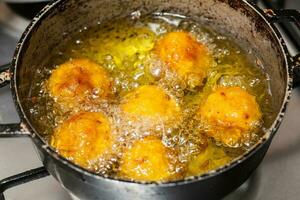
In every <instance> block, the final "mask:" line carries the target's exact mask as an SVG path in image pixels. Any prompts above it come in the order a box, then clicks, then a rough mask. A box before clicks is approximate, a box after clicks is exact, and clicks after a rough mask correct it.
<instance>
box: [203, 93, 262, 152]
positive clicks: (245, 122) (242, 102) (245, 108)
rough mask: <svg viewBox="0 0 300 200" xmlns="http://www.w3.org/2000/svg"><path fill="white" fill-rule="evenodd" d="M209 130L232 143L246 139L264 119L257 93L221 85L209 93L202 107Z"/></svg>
mask: <svg viewBox="0 0 300 200" xmlns="http://www.w3.org/2000/svg"><path fill="white" fill-rule="evenodd" d="M199 114H200V119H201V123H203V124H204V126H206V128H205V129H206V133H207V135H208V136H211V137H213V138H214V139H215V140H216V141H219V142H222V143H223V144H224V145H226V146H229V147H238V146H241V145H242V144H243V143H244V142H247V141H248V140H249V137H250V133H251V131H253V130H255V129H256V128H257V127H258V125H259V124H260V121H261V117H262V114H261V111H260V108H259V105H258V103H257V102H256V100H255V97H254V96H253V95H251V94H249V93H247V92H246V91H245V90H243V89H242V88H240V87H220V88H218V89H216V90H215V91H214V92H213V93H212V94H210V95H209V96H208V98H207V99H206V101H205V103H204V104H203V105H202V106H201V108H200V113H199Z"/></svg>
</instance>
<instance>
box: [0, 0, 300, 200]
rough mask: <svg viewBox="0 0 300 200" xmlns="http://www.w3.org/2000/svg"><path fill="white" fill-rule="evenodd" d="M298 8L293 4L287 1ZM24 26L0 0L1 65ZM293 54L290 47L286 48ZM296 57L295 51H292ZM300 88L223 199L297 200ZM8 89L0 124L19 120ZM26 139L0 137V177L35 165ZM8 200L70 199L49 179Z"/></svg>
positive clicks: (0, 100)
mask: <svg viewBox="0 0 300 200" xmlns="http://www.w3.org/2000/svg"><path fill="white" fill-rule="evenodd" d="M286 3H287V6H288V7H290V8H294V9H295V8H297V6H298V9H300V8H299V6H300V2H299V1H298V0H287V1H286ZM28 23H29V21H28V20H25V19H23V18H22V17H19V16H17V15H16V14H14V13H13V12H12V11H10V10H9V9H8V7H7V6H6V5H5V4H4V3H3V2H2V3H1V2H0V65H1V64H4V63H7V62H9V61H10V60H11V58H12V54H13V51H14V49H15V46H16V43H17V41H18V39H19V37H20V34H21V33H22V31H23V30H24V29H25V27H26V25H27V24H28ZM291 50H292V51H293V49H292V48H291ZM294 53H295V52H294ZM299 115H300V88H296V89H294V90H293V92H292V99H291V101H290V103H289V106H288V109H287V113H286V115H285V118H284V120H283V123H282V125H281V127H280V129H279V131H278V132H277V135H276V137H275V138H274V140H273V142H272V144H271V146H270V149H269V151H268V153H267V155H266V157H265V159H264V160H263V162H262V163H261V165H260V167H259V168H258V169H257V170H256V171H255V173H254V174H253V175H252V176H251V177H250V178H249V179H248V181H246V182H245V183H244V184H243V185H242V186H241V187H240V188H239V189H237V190H236V191H234V192H233V193H232V194H230V195H229V196H227V197H226V198H225V199H224V200H240V199H243V200H283V199H288V200H293V199H299V198H300V189H299V188H300V168H299V166H300V120H299ZM18 120H19V119H18V115H17V113H16V111H15V108H14V105H13V101H12V98H11V94H10V89H9V87H5V88H2V89H0V123H14V122H18ZM41 165H42V163H41V161H40V160H39V158H38V156H37V154H36V152H35V149H34V147H33V144H32V142H31V140H30V139H29V138H5V139H3V138H1V139H0V179H3V178H5V177H8V176H11V175H14V174H17V173H20V172H23V171H25V170H28V169H32V168H36V167H40V166H41ZM5 196H6V199H8V200H20V199H21V200H32V199H39V200H70V197H69V195H68V193H67V192H66V191H65V190H64V189H63V188H62V187H61V186H60V185H59V183H58V182H56V181H55V179H54V178H53V177H51V176H48V177H46V178H43V179H40V180H36V181H33V182H30V183H26V184H23V185H21V186H18V187H14V188H12V189H10V190H8V191H7V192H5Z"/></svg>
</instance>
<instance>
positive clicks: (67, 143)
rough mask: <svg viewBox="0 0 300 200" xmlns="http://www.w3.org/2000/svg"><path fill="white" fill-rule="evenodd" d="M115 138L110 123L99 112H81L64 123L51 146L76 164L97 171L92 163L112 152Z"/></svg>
mask: <svg viewBox="0 0 300 200" xmlns="http://www.w3.org/2000/svg"><path fill="white" fill-rule="evenodd" d="M113 140H114V137H113V136H112V134H111V127H110V122H109V120H108V119H107V117H106V116H105V115H103V114H102V113H99V112H80V113H78V114H75V115H73V116H71V117H70V118H69V119H68V120H66V121H65V122H63V123H62V124H61V125H60V126H58V128H56V130H55V131H54V134H53V136H52V138H51V141H50V144H51V146H53V147H54V148H55V149H56V150H57V151H58V152H59V153H60V154H61V155H62V156H64V157H65V158H67V159H68V160H71V161H73V162H74V163H76V164H78V165H80V166H82V167H84V168H87V169H90V170H95V169H96V168H94V167H96V166H94V165H92V163H93V162H94V161H95V160H97V159H99V158H100V157H101V156H103V155H104V154H105V153H107V151H109V150H110V148H111V146H112V143H113Z"/></svg>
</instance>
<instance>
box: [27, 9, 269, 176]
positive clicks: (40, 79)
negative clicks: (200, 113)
mask: <svg viewBox="0 0 300 200" xmlns="http://www.w3.org/2000/svg"><path fill="white" fill-rule="evenodd" d="M173 31H186V32H189V33H190V34H191V35H193V36H194V37H195V38H196V39H197V41H198V42H200V43H202V44H204V45H205V46H206V47H207V48H208V50H209V53H210V54H211V55H212V56H213V64H212V66H211V68H210V69H209V72H208V76H207V78H206V79H205V84H204V85H203V86H200V87H193V88H189V87H188V86H187V85H185V84H182V83H181V82H178V81H177V79H176V74H174V73H173V72H172V71H170V70H168V69H167V68H166V67H165V66H164V64H163V63H162V62H160V61H159V60H157V58H156V56H155V54H154V53H153V48H154V47H155V43H156V42H157V41H158V40H159V39H160V38H162V37H163V36H164V35H165V34H167V33H169V32H173ZM77 58H89V59H91V60H93V61H94V62H96V63H98V64H99V65H101V66H102V67H104V68H105V69H106V70H107V71H108V72H109V74H110V76H111V78H112V80H113V93H114V96H115V98H114V100H112V101H109V102H108V101H102V100H101V101H100V100H99V103H97V104H96V105H89V106H86V105H82V106H79V107H77V108H76V109H73V110H71V111H70V110H64V109H61V108H60V107H59V106H57V105H56V104H55V103H54V102H55V99H53V98H51V96H50V95H49V93H48V91H47V88H46V85H47V79H48V77H49V76H50V74H51V72H52V69H53V68H56V67H58V66H59V65H60V64H62V63H64V62H66V61H68V60H70V59H77ZM260 63H261V62H259V59H258V58H257V57H255V56H254V55H252V54H251V52H249V51H247V50H245V49H243V48H241V47H240V46H239V45H238V44H236V43H235V42H234V41H233V40H232V39H231V38H229V37H226V36H224V35H221V34H219V33H218V32H216V31H214V30H213V29H212V28H210V27H207V26H204V25H201V23H198V22H196V21H194V20H192V19H190V18H187V17H184V16H178V15H171V14H168V13H156V14H153V15H148V16H144V17H141V18H138V19H137V18H136V17H132V16H131V17H128V18H126V19H120V20H114V21H113V22H109V23H99V25H98V26H96V27H92V28H86V27H84V28H82V29H81V30H80V31H79V32H78V34H77V35H76V37H75V38H74V39H72V40H70V41H69V42H68V43H66V44H64V45H62V46H61V47H59V49H58V50H56V52H54V56H53V57H52V59H51V62H49V63H46V64H44V66H45V67H44V69H43V70H41V71H39V72H38V73H37V75H36V77H35V79H36V80H35V82H36V83H37V85H36V86H37V89H35V90H33V91H32V94H31V99H38V101H36V103H35V105H34V106H33V108H32V110H31V114H32V116H34V118H35V119H39V120H37V122H36V124H37V129H38V130H39V131H40V132H42V133H43V135H44V136H45V138H46V139H47V140H49V139H51V135H52V134H53V131H54V129H55V127H57V126H58V125H59V124H61V123H62V122H63V121H64V120H65V119H66V118H68V117H69V116H70V115H72V114H74V113H76V112H79V111H82V110H84V111H101V112H104V113H105V114H106V115H107V116H109V119H110V121H111V123H112V124H113V125H112V126H113V128H112V129H113V131H112V132H113V134H114V135H115V136H116V138H117V141H116V142H115V144H114V145H113V152H114V153H113V154H110V157H108V158H101V162H100V161H99V162H98V160H93V161H91V163H92V165H97V163H101V164H99V165H98V166H97V170H95V171H96V172H97V173H101V174H103V175H106V176H117V177H118V168H119V163H118V162H119V160H120V158H121V157H122V155H123V149H124V148H125V147H130V146H131V145H132V143H133V141H135V140H138V139H141V138H143V137H147V136H148V135H151V134H154V135H157V136H158V137H160V138H161V139H162V141H163V144H164V145H165V146H167V147H169V148H172V149H173V150H174V151H175V152H176V153H175V154H172V155H170V156H174V158H173V159H172V160H174V168H173V173H178V172H180V174H181V176H180V177H179V178H182V177H184V176H194V175H200V174H203V173H205V172H208V171H211V170H214V169H217V168H219V167H221V166H223V165H225V164H227V163H229V162H230V161H231V160H232V159H234V158H236V157H238V156H240V155H241V154H242V153H244V152H245V151H246V150H247V149H248V148H250V147H251V146H252V145H253V144H255V142H256V141H257V140H258V139H259V138H260V136H261V135H262V134H263V128H264V126H263V122H262V124H261V127H260V130H258V131H256V132H254V133H253V134H252V135H253V137H252V140H251V141H248V142H247V143H245V144H243V145H241V146H240V147H239V148H228V147H225V146H223V145H222V144H220V143H217V142H215V141H214V140H213V139H211V138H208V137H207V136H205V134H202V132H203V130H201V129H202V128H203V127H201V126H199V121H197V120H196V119H194V115H195V114H196V113H195V112H196V110H197V108H198V107H199V105H200V104H201V102H203V101H204V100H205V99H206V97H207V96H208V95H209V94H210V93H211V92H212V91H213V90H214V89H215V88H216V87H217V86H224V87H228V86H239V87H241V88H243V89H245V90H247V91H248V92H249V93H250V94H252V95H254V96H255V97H256V101H257V102H258V104H259V105H260V108H261V110H262V113H263V116H264V117H266V116H268V113H269V112H271V105H270V101H269V100H270V96H271V94H270V93H269V85H268V77H267V75H266V74H265V73H264V71H263V66H262V65H261V64H260ZM45 80H46V81H45ZM143 85H158V86H160V87H162V88H163V89H164V90H165V91H166V92H167V94H168V95H170V96H171V97H172V98H174V99H175V101H176V103H177V104H178V105H179V106H180V107H181V110H182V115H181V116H180V119H178V122H177V123H175V122H174V123H173V124H167V125H166V124H163V123H162V124H155V125H153V124H151V123H149V124H148V122H147V121H145V120H137V121H131V120H124V119H123V118H124V113H122V111H120V108H119V106H118V105H119V103H120V100H121V99H122V97H124V96H125V95H126V94H128V93H129V92H131V91H132V90H134V89H135V88H138V87H139V86H143ZM264 117H263V119H264ZM103 160H104V161H103ZM177 178H178V177H177Z"/></svg>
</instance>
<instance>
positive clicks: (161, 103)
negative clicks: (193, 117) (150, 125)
mask: <svg viewBox="0 0 300 200" xmlns="http://www.w3.org/2000/svg"><path fill="white" fill-rule="evenodd" d="M121 109H122V111H123V112H125V113H127V114H128V115H129V116H131V117H132V118H134V119H138V118H149V119H151V120H153V121H154V122H166V121H171V120H174V119H176V118H177V117H178V116H179V114H180V107H179V105H178V104H177V103H176V101H175V100H174V99H172V98H171V97H170V96H169V95H168V94H167V93H166V92H165V91H164V90H163V89H162V88H160V87H159V86H154V85H145V86H141V87H138V88H137V89H135V90H134V91H132V92H131V93H129V94H127V95H126V96H125V97H124V99H123V101H122V103H121Z"/></svg>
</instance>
